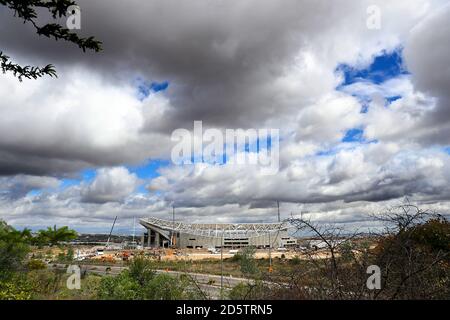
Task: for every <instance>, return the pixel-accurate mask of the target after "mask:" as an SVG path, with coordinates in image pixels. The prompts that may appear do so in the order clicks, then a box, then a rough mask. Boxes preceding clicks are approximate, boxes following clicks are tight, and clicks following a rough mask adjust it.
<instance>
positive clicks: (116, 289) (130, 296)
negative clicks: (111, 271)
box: [98, 271, 142, 300]
mask: <svg viewBox="0 0 450 320" xmlns="http://www.w3.org/2000/svg"><path fill="white" fill-rule="evenodd" d="M98 298H100V299H103V300H138V299H142V288H141V287H140V286H139V283H138V282H137V281H136V280H134V279H133V278H132V277H130V275H129V273H128V271H123V272H121V273H120V274H119V275H117V276H115V277H113V276H105V277H103V278H102V279H101V281H100V286H99V289H98Z"/></svg>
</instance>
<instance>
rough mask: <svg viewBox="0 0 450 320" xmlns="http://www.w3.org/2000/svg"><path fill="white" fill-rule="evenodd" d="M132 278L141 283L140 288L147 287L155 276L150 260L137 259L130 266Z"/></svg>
mask: <svg viewBox="0 0 450 320" xmlns="http://www.w3.org/2000/svg"><path fill="white" fill-rule="evenodd" d="M128 270H129V274H130V277H131V278H133V279H134V280H135V281H137V282H138V283H139V285H140V286H145V285H146V283H148V282H149V281H151V280H152V279H153V277H154V276H155V271H154V270H153V267H152V264H151V262H150V260H148V259H145V258H144V257H136V258H134V259H133V261H132V262H131V263H130V265H129V269H128Z"/></svg>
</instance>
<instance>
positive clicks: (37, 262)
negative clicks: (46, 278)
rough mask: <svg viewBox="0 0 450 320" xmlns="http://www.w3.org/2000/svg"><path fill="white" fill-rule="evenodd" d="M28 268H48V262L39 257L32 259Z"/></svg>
mask: <svg viewBox="0 0 450 320" xmlns="http://www.w3.org/2000/svg"><path fill="white" fill-rule="evenodd" d="M27 268H28V270H42V269H46V268H47V264H46V263H45V262H44V261H42V260H39V259H31V260H30V261H28V263H27Z"/></svg>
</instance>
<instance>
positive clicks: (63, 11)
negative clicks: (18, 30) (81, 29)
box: [0, 0, 102, 81]
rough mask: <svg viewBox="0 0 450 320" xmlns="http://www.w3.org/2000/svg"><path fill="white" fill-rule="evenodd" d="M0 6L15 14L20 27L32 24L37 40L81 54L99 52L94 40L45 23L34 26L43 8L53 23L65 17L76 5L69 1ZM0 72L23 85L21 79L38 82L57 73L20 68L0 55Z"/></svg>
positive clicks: (16, 0) (13, 1)
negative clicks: (49, 40) (48, 40)
mask: <svg viewBox="0 0 450 320" xmlns="http://www.w3.org/2000/svg"><path fill="white" fill-rule="evenodd" d="M0 5H4V6H6V7H8V8H9V9H11V10H12V11H13V12H14V16H15V17H17V18H19V19H21V20H23V23H31V24H32V25H33V27H34V28H35V30H36V33H37V34H38V35H39V36H41V35H42V36H45V37H47V38H54V39H55V40H56V41H58V40H64V41H68V42H72V43H74V44H76V45H77V46H78V47H79V48H80V49H82V50H83V52H86V50H93V51H95V52H99V51H101V50H102V43H101V42H100V41H98V40H95V38H94V37H87V38H82V37H79V36H78V35H77V34H76V33H74V32H71V31H70V30H69V29H67V28H65V27H63V26H61V25H59V24H57V23H48V24H45V25H43V26H39V25H38V24H37V22H36V19H38V15H37V13H36V9H37V8H46V9H47V10H48V11H49V12H50V14H51V16H52V17H53V19H57V18H61V17H65V16H67V14H68V10H69V8H70V7H71V6H75V5H76V3H75V2H74V1H72V0H0ZM0 68H1V70H2V72H3V73H6V72H12V73H13V75H14V76H15V77H17V78H18V79H19V81H22V78H28V79H37V78H40V77H43V76H44V75H49V76H50V77H56V76H57V75H56V71H55V68H54V66H53V65H52V64H49V65H47V66H45V67H42V68H40V67H34V66H20V65H19V64H16V63H13V62H11V61H10V57H8V56H7V55H4V54H3V52H0Z"/></svg>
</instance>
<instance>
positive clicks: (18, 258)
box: [0, 221, 31, 273]
mask: <svg viewBox="0 0 450 320" xmlns="http://www.w3.org/2000/svg"><path fill="white" fill-rule="evenodd" d="M30 238H31V233H30V231H29V230H28V229H24V230H23V231H18V230H15V229H14V228H13V227H11V226H8V225H7V224H6V223H5V222H4V221H0V272H1V273H7V272H12V271H15V270H17V269H19V268H21V267H22V264H23V261H24V259H25V258H26V256H27V254H28V252H29V246H28V243H29V241H30Z"/></svg>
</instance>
